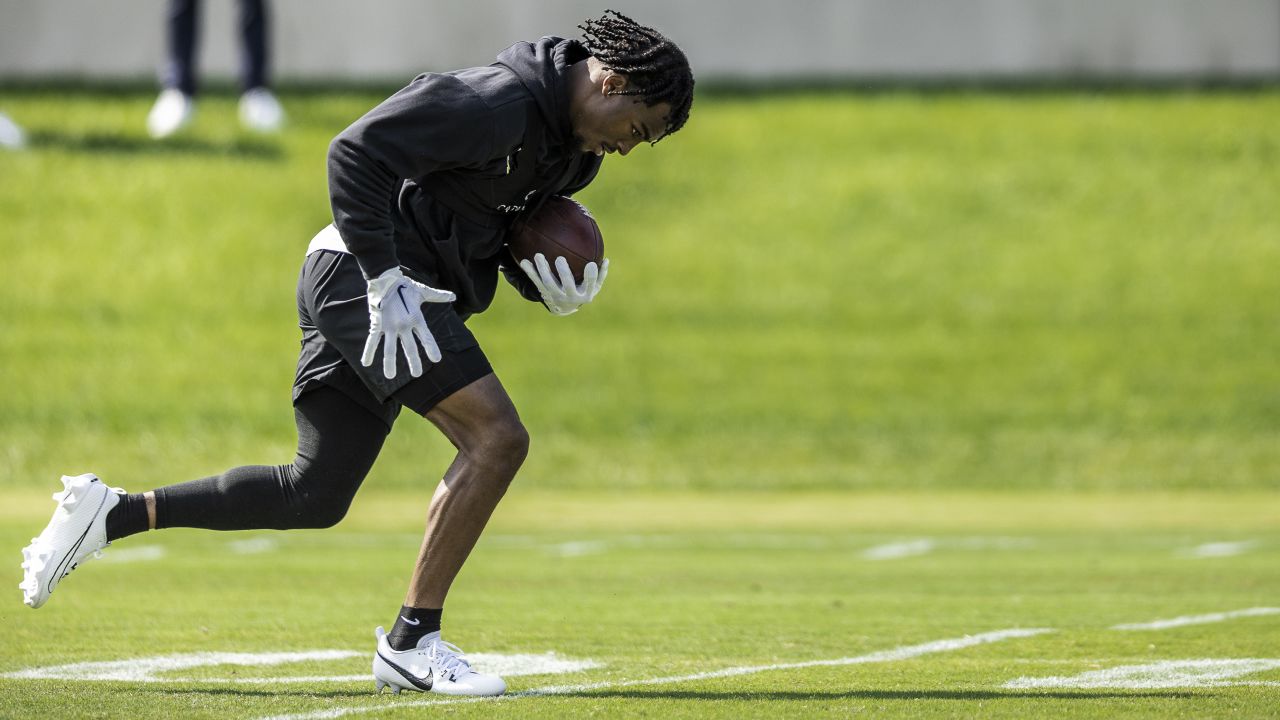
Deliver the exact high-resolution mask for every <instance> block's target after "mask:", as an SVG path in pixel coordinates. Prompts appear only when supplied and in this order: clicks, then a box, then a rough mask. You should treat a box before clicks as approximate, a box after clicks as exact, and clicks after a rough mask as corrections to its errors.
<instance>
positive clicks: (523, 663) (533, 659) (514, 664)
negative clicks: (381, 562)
mask: <svg viewBox="0 0 1280 720" xmlns="http://www.w3.org/2000/svg"><path fill="white" fill-rule="evenodd" d="M354 657H368V654H367V653H366V652H361V651H359V650H309V651H305V652H276V653H219V652H202V653H187V654H183V655H161V656H156V657H144V658H133V659H130V660H109V661H106V662H82V663H72V664H70V665H52V666H46V667H35V668H27V669H25V670H18V671H16V672H11V673H4V674H2V675H0V678H17V679H25V680H73V681H78V682H84V681H93V680H106V681H126V682H141V683H230V684H238V683H247V684H250V685H271V684H275V683H313V684H314V683H330V682H359V681H362V680H363V681H370V680H372V679H373V676H372V675H370V674H369V673H367V672H366V673H364V674H362V675H305V676H300V675H281V676H277V677H205V678H190V677H172V676H170V675H165V674H162V673H169V672H174V671H176V670H189V669H191V668H197V667H212V666H217V665H235V666H240V667H263V666H270V665H285V664H288V663H296V662H306V661H316V660H343V659H347V658H354ZM467 657H468V659H469V660H471V661H472V662H473V663H475V665H476V666H477V667H479V668H482V669H484V670H485V671H487V672H491V673H494V674H497V675H502V676H504V677H515V676H518V675H563V674H565V673H575V672H582V671H584V670H593V669H595V668H599V667H603V665H601V664H600V663H598V662H596V661H594V660H578V659H575V658H566V657H561V656H559V655H556V654H555V653H553V652H548V653H541V654H535V653H524V654H513V655H504V654H498V653H476V654H473V655H468V656H467Z"/></svg>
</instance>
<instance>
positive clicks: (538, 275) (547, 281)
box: [520, 253, 609, 315]
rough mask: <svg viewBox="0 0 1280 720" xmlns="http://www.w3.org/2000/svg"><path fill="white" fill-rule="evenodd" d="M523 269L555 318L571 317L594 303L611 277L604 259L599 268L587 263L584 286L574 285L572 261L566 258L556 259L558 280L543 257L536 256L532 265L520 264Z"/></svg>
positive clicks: (521, 262) (583, 273) (541, 255)
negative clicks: (582, 307)
mask: <svg viewBox="0 0 1280 720" xmlns="http://www.w3.org/2000/svg"><path fill="white" fill-rule="evenodd" d="M535 263H536V264H537V269H536V270H535V269H534V264H535ZM520 269H521V270H524V274H525V275H528V276H529V279H530V280H532V281H533V284H534V285H535V286H537V288H538V292H539V293H541V294H542V302H544V303H546V306H547V309H548V310H550V311H551V312H552V313H555V314H556V315H572V314H573V313H576V312H578V308H579V307H581V306H583V305H586V304H587V303H589V302H591V301H592V300H594V299H595V297H596V294H597V293H599V292H600V288H602V287H604V279H605V276H607V275H608V274H609V260H608V258H605V261H604V264H602V265H601V266H600V267H599V268H597V267H596V264H595V263H593V262H589V263H587V266H586V267H585V268H583V270H582V284H581V285H579V284H577V283H576V282H574V280H573V273H572V272H570V270H569V261H568V260H565V259H564V258H563V257H558V258H556V271H557V272H559V273H560V278H559V279H558V280H557V279H556V276H555V275H553V274H552V273H551V267H550V266H548V265H547V258H546V257H545V256H544V255H543V254H542V253H538V254H537V255H534V256H533V262H529V261H528V260H521V261H520Z"/></svg>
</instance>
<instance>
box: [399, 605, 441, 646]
mask: <svg viewBox="0 0 1280 720" xmlns="http://www.w3.org/2000/svg"><path fill="white" fill-rule="evenodd" d="M442 613H444V610H442V609H438V608H437V609H434V610H433V609H429V608H416V607H409V606H408V605H405V606H404V607H402V608H400V615H398V616H397V617H396V624H395V625H394V626H393V627H392V628H391V632H389V633H387V642H388V643H390V644H391V649H392V650H397V651H399V650H408V649H409V648H411V647H413V646H415V645H417V644H418V640H419V639H421V638H422V636H423V635H430V634H431V633H433V632H437V631H438V630H439V629H440V615H441V614H442Z"/></svg>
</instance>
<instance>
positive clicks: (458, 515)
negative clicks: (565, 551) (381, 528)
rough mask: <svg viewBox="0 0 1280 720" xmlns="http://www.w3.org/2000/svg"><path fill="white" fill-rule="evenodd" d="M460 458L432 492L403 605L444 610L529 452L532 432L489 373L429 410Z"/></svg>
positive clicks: (494, 377)
mask: <svg viewBox="0 0 1280 720" xmlns="http://www.w3.org/2000/svg"><path fill="white" fill-rule="evenodd" d="M426 417H427V419H428V420H430V421H431V422H432V423H434V424H435V426H436V427H438V428H440V431H441V432H443V433H444V434H445V436H446V437H448V438H449V440H450V442H452V443H453V445H454V447H455V448H457V449H458V454H457V456H456V457H454V459H453V463H452V464H451V465H450V466H449V470H448V472H446V473H445V475H444V479H443V480H441V481H440V484H439V485H438V486H437V487H436V491H435V495H434V496H433V497H432V498H431V506H430V509H429V510H428V512H427V530H426V535H425V537H424V538H423V540H422V547H421V549H420V550H419V551H418V561H417V564H416V565H415V567H414V572H413V576H412V578H411V579H410V581H409V591H408V594H407V595H406V597H405V605H408V606H412V607H422V608H442V607H444V600H445V596H446V595H448V594H449V587H450V586H451V585H452V584H453V580H454V578H455V577H457V575H458V570H460V569H461V568H462V564H463V563H464V562H466V560H467V557H468V556H469V555H470V554H471V550H472V548H474V547H475V544H476V541H477V540H479V538H480V533H481V532H483V531H484V527H485V525H486V524H487V523H488V522H489V517H490V516H491V515H492V514H493V510H494V508H496V507H497V506H498V501H499V500H501V499H502V496H503V494H505V493H506V491H507V487H508V486H509V485H510V484H511V480H512V479H513V478H515V475H516V471H517V470H519V469H520V465H521V464H522V463H523V462H524V459H525V456H526V455H527V454H528V452H529V433H528V431H527V430H525V427H524V424H523V423H521V422H520V416H519V414H518V413H517V412H516V408H515V405H513V404H512V402H511V398H510V397H509V396H508V395H507V392H506V390H505V389H503V387H502V383H500V382H499V381H498V378H497V376H496V375H493V374H489V375H487V376H485V377H483V378H481V379H479V380H477V381H475V382H474V383H471V384H470V385H468V386H466V387H464V388H462V389H461V390H459V391H458V392H456V393H454V394H452V395H450V396H449V397H447V398H445V399H444V400H443V401H441V402H440V403H439V404H438V405H436V406H435V407H434V408H432V409H431V410H430V411H429V412H428V413H427V416H426Z"/></svg>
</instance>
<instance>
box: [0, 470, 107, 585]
mask: <svg viewBox="0 0 1280 720" xmlns="http://www.w3.org/2000/svg"><path fill="white" fill-rule="evenodd" d="M62 485H63V487H64V488H65V489H64V490H63V491H62V492H59V493H54V494H53V499H54V500H57V501H58V507H57V508H55V509H54V511H53V519H52V520H50V521H49V524H48V526H46V527H45V529H44V532H42V533H40V537H35V538H31V544H30V545H28V546H26V547H25V548H23V549H22V584H21V585H19V586H18V587H19V588H21V589H22V600H23V602H25V603H26V604H27V606H28V607H32V608H38V607H40V606H41V605H43V604H44V603H45V601H46V600H48V599H49V594H50V593H52V592H53V589H54V588H55V587H57V586H58V583H59V582H61V580H62V578H64V577H66V576H67V575H68V574H70V572H71V571H72V570H75V569H76V567H77V566H78V565H79V564H80V563H82V562H84V561H85V560H88V559H90V558H94V557H100V556H101V554H102V553H101V551H102V548H104V547H106V546H107V545H110V543H108V542H107V513H108V512H111V508H114V507H115V506H116V505H117V504H118V503H119V502H120V496H121V495H123V494H124V490H121V489H120V488H113V487H107V486H106V485H105V484H103V482H102V481H101V480H99V479H98V478H97V476H95V475H90V474H86V475H77V476H75V477H67V476H66V475H63V476H62Z"/></svg>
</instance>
